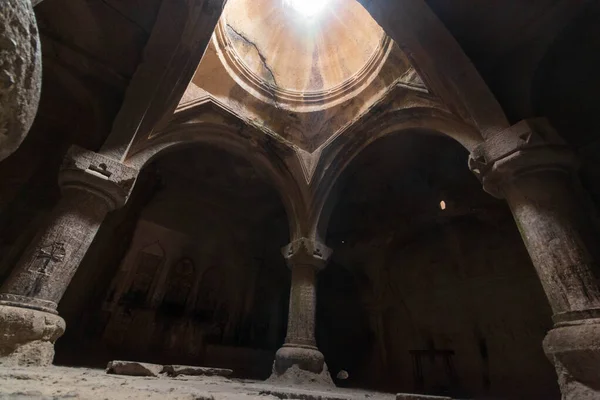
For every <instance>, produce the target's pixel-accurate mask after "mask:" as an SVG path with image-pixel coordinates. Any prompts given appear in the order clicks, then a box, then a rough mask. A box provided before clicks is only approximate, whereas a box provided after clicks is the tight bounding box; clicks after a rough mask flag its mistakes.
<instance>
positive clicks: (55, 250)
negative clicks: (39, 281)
mask: <svg viewBox="0 0 600 400" xmlns="http://www.w3.org/2000/svg"><path fill="white" fill-rule="evenodd" d="M66 255H67V250H66V249H65V243H64V242H52V243H50V244H47V245H43V246H41V247H40V248H39V249H37V250H36V252H35V255H34V258H33V260H32V261H31V264H29V268H28V269H29V271H30V272H34V273H36V274H42V275H48V276H50V275H52V273H53V272H54V267H55V266H56V264H57V263H62V262H64V260H65V258H66Z"/></svg>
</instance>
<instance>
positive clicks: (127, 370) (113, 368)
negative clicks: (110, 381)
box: [106, 361, 163, 376]
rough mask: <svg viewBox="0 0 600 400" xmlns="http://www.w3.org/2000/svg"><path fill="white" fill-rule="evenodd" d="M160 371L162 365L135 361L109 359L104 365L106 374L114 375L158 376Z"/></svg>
mask: <svg viewBox="0 0 600 400" xmlns="http://www.w3.org/2000/svg"><path fill="white" fill-rule="evenodd" d="M162 371H163V366H162V365H159V364H149V363H142V362H137V361H111V362H109V363H108V366H107V367H106V372H107V373H108V374H115V375H130V376H158V374H160V373H161V372H162Z"/></svg>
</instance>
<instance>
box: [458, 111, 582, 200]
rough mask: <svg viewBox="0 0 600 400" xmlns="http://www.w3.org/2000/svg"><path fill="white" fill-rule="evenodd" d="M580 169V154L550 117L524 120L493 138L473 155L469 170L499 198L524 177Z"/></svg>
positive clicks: (489, 191)
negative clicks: (518, 178)
mask: <svg viewBox="0 0 600 400" xmlns="http://www.w3.org/2000/svg"><path fill="white" fill-rule="evenodd" d="M577 166H578V161H577V157H576V155H575V154H574V153H573V152H572V151H571V150H570V149H569V147H568V146H567V144H566V143H565V142H564V140H563V139H562V138H561V137H560V135H559V134H558V132H556V130H555V129H554V128H553V127H552V125H551V124H550V122H549V121H548V120H547V119H546V118H535V119H528V120H523V121H521V122H519V123H517V124H515V125H513V126H511V127H510V128H508V129H505V130H504V131H501V132H499V133H497V134H495V135H492V136H491V137H489V138H488V139H487V140H486V141H485V142H483V143H480V144H479V145H478V146H477V147H476V148H475V149H474V150H473V152H472V153H471V154H470V156H469V168H470V169H471V171H473V173H474V174H475V175H476V176H477V177H478V178H479V180H481V182H482V184H483V188H484V190H485V191H486V192H488V193H490V194H491V195H493V196H495V197H498V198H502V197H503V191H502V186H503V185H504V184H506V183H507V182H509V181H511V180H513V179H514V178H515V177H517V176H519V175H521V174H526V173H531V172H539V171H543V170H563V171H571V170H574V169H576V168H577Z"/></svg>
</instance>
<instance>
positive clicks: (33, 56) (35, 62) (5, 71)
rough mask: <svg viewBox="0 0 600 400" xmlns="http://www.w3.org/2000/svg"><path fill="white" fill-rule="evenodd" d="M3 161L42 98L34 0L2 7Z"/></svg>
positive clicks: (16, 0)
mask: <svg viewBox="0 0 600 400" xmlns="http://www.w3.org/2000/svg"><path fill="white" fill-rule="evenodd" d="M0 26H1V27H2V29H0V160H2V159H4V158H6V157H7V156H8V155H10V154H11V153H12V152H13V151H15V150H16V149H17V147H19V145H20V144H21V142H22V141H23V139H24V138H25V136H26V135H27V132H29V128H30V127H31V124H32V123H33V119H34V117H35V113H36V111H37V107H38V102H39V98H40V89H41V81H42V57H41V54H42V52H41V46H40V39H39V35H38V29H37V24H36V21H35V15H34V13H33V6H32V3H31V1H30V0H3V1H2V6H1V7H0Z"/></svg>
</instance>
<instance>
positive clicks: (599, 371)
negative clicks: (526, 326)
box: [544, 319, 600, 400]
mask: <svg viewBox="0 0 600 400" xmlns="http://www.w3.org/2000/svg"><path fill="white" fill-rule="evenodd" d="M544 351H545V352H546V355H547V356H548V358H549V359H550V361H551V362H552V363H553V364H554V367H555V368H556V372H557V374H558V383H559V385H560V389H561V392H562V395H563V400H592V399H593V400H598V399H600V319H587V320H580V321H573V322H569V323H563V324H561V325H558V326H557V327H555V328H554V329H552V330H551V331H550V332H548V334H547V335H546V338H545V339H544Z"/></svg>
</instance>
